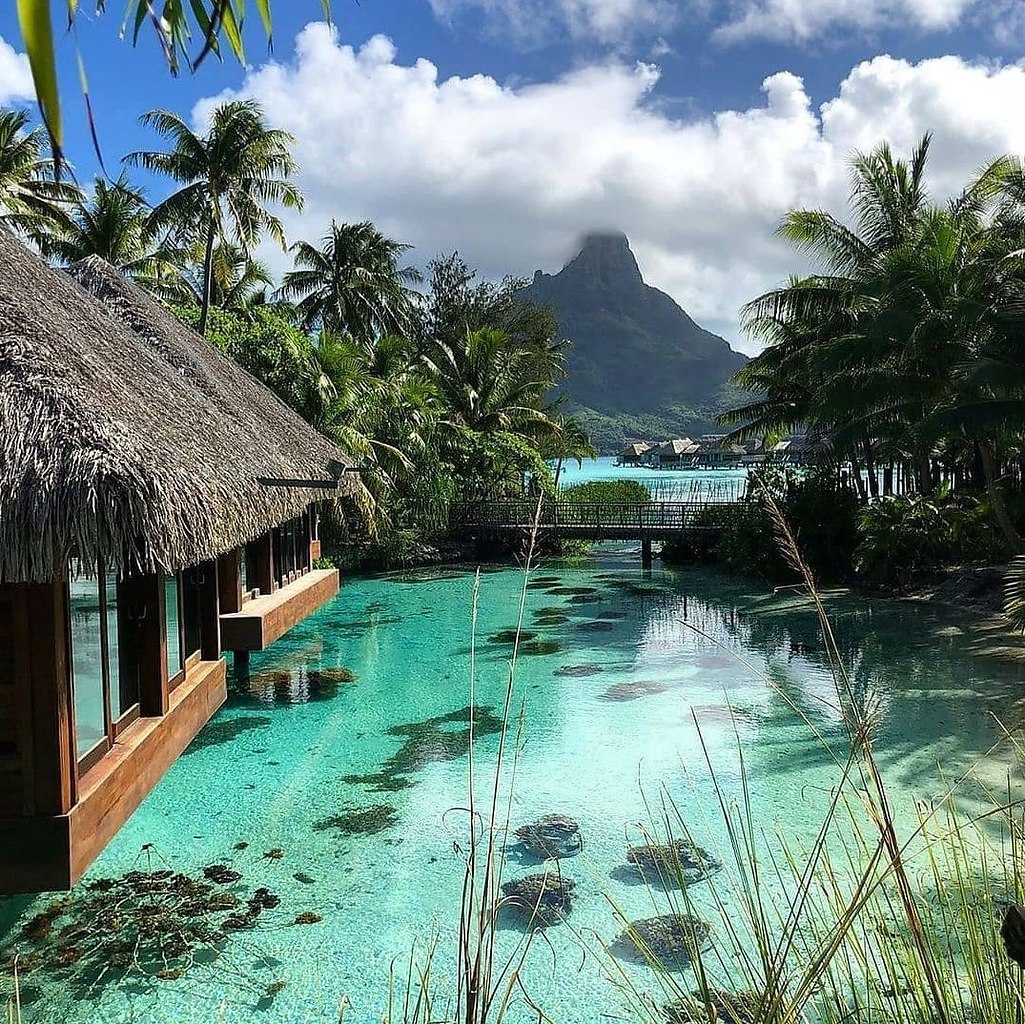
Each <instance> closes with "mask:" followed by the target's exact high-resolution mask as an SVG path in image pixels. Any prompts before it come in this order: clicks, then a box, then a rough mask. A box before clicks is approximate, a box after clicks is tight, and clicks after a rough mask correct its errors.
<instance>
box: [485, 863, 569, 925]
mask: <svg viewBox="0 0 1025 1024" xmlns="http://www.w3.org/2000/svg"><path fill="white" fill-rule="evenodd" d="M575 888H576V882H574V881H573V879H572V878H564V877H563V876H562V875H560V874H558V873H552V872H541V873H539V874H536V875H527V876H526V877H525V878H517V879H515V880H513V881H511V882H503V883H502V895H503V896H504V897H505V900H504V903H503V907H505V908H507V909H509V910H511V911H512V912H513V913H515V914H516V915H517V916H519V917H521V918H524V919H526V920H527V921H528V922H529V923H530V924H537V925H541V926H544V925H548V924H555V923H556V922H558V921H561V920H562V919H563V918H564V917H565V916H566V915H567V914H568V913H569V912H570V910H571V909H572V903H573V898H572V896H573V890H574V889H575Z"/></svg>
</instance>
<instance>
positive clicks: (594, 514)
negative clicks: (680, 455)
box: [449, 501, 736, 541]
mask: <svg viewBox="0 0 1025 1024" xmlns="http://www.w3.org/2000/svg"><path fill="white" fill-rule="evenodd" d="M735 509H736V505H735V504H733V503H731V502H725V501H720V502H715V501H709V502H690V501H653V502H648V503H646V504H642V503H634V502H615V503H607V504H602V503H598V502H594V503H591V502H568V501H566V502H547V503H545V505H544V506H543V507H542V510H541V517H540V520H539V522H538V529H539V530H540V532H542V533H550V534H555V535H558V536H560V537H566V538H570V539H579V540H593V541H602V540H641V541H651V540H668V539H670V538H673V537H679V536H680V535H681V534H684V533H689V532H692V531H699V532H709V533H716V532H718V531H719V530H721V529H722V526H723V523H724V522H725V521H726V519H727V518H728V517H729V516H730V515H731V514H732V512H733V511H734V510H735ZM536 515H537V504H536V502H533V501H497V502H475V503H463V504H457V505H455V506H453V508H452V513H451V517H450V520H449V525H450V529H451V532H452V533H453V534H455V535H457V536H501V535H507V534H510V533H529V532H530V531H531V529H533V525H534V519H535V517H536Z"/></svg>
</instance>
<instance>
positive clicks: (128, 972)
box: [0, 864, 280, 998]
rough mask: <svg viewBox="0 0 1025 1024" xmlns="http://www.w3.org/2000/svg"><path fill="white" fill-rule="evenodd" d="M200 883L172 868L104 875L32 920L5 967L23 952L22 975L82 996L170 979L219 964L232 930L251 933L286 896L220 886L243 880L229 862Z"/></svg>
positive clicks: (4, 952) (5, 952)
mask: <svg viewBox="0 0 1025 1024" xmlns="http://www.w3.org/2000/svg"><path fill="white" fill-rule="evenodd" d="M204 875H205V878H194V877H192V876H190V875H186V874H183V873H180V872H176V871H172V870H171V869H169V868H160V869H157V870H148V871H140V870H135V871H129V872H127V873H126V874H124V875H122V876H121V877H119V878H97V879H95V880H94V881H92V882H88V883H86V884H85V885H84V886H82V887H81V889H80V890H79V891H78V892H76V893H74V894H72V895H68V896H62V897H60V898H59V899H56V900H54V901H53V902H51V903H50V904H49V905H48V906H47V907H46V908H45V909H44V910H43V911H41V912H40V913H38V914H36V915H35V916H34V917H33V918H31V919H30V920H29V921H27V922H26V923H25V925H24V926H23V927H22V929H21V931H20V934H18V935H17V937H16V938H15V940H14V941H13V942H12V944H11V945H10V947H8V948H3V949H0V965H3V966H4V967H7V966H8V965H9V964H10V963H11V962H12V961H13V958H14V956H15V954H17V957H18V970H19V973H20V975H21V976H22V977H23V978H26V977H28V976H30V975H32V974H33V973H35V972H37V971H38V972H39V973H40V975H47V976H51V977H53V978H55V979H57V980H58V981H59V982H60V983H61V985H63V986H65V987H67V989H68V990H69V991H71V992H72V993H73V994H74V996H75V997H76V998H83V997H85V996H87V995H88V994H89V993H91V992H94V991H95V990H96V989H97V988H98V987H99V986H100V985H103V984H106V983H108V982H117V981H120V980H121V979H124V978H127V977H134V978H143V979H145V978H153V979H157V980H160V981H171V980H174V979H176V978H180V977H181V976H182V975H183V974H185V973H186V972H187V971H188V970H189V968H191V967H192V966H193V964H194V963H195V962H196V961H197V958H200V957H201V958H202V959H203V960H204V961H209V960H210V959H216V957H217V956H219V955H220V953H221V952H222V950H223V948H224V945H225V943H226V942H227V941H228V933H229V932H231V931H233V930H243V929H248V928H252V927H253V926H254V924H255V919H256V918H257V917H258V916H259V915H260V914H261V913H262V912H263V911H265V910H271V909H273V908H275V907H277V906H278V904H279V903H280V898H279V897H278V896H277V895H275V894H274V893H272V892H270V891H269V890H268V889H257V890H256V891H255V892H253V893H252V895H251V896H250V897H249V898H248V899H246V898H245V897H244V894H240V893H238V892H237V891H232V890H229V889H225V888H219V887H218V885H222V886H223V885H226V884H232V883H234V882H236V881H238V879H240V878H241V875H239V874H238V872H236V871H232V870H231V869H230V868H227V867H226V866H225V865H223V864H211V865H209V866H208V867H207V868H205V869H204Z"/></svg>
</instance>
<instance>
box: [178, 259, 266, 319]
mask: <svg viewBox="0 0 1025 1024" xmlns="http://www.w3.org/2000/svg"><path fill="white" fill-rule="evenodd" d="M192 256H193V258H192V259H188V258H187V259H186V260H185V261H184V262H185V272H184V274H183V275H182V279H181V295H180V297H179V299H178V300H177V301H179V302H182V303H187V304H189V305H195V306H202V304H203V268H204V264H203V253H202V251H194V252H193V254H192ZM273 284H274V278H273V277H272V275H271V271H270V267H268V266H267V264H266V263H264V262H263V260H257V259H254V258H253V257H252V256H250V255H249V254H248V253H247V252H246V251H245V249H243V248H242V246H240V245H236V244H235V243H234V242H219V243H218V244H217V245H216V246H214V252H213V257H212V259H211V290H210V306H211V308H212V309H227V310H238V309H246V308H248V307H251V306H254V305H266V304H267V295H268V292H269V289H270V288H271V287H272V285H273ZM282 312H284V310H282Z"/></svg>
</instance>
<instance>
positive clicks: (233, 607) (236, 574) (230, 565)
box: [217, 548, 242, 615]
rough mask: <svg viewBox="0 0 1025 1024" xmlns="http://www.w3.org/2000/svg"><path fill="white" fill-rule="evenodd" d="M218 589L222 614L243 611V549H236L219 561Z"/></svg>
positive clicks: (221, 557) (222, 556)
mask: <svg viewBox="0 0 1025 1024" xmlns="http://www.w3.org/2000/svg"><path fill="white" fill-rule="evenodd" d="M217 589H218V592H219V594H220V600H221V614H222V615H227V614H230V613H231V612H239V611H241V610H242V549H241V548H235V550H234V551H229V552H227V553H226V554H223V555H221V556H220V558H218V559H217Z"/></svg>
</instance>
